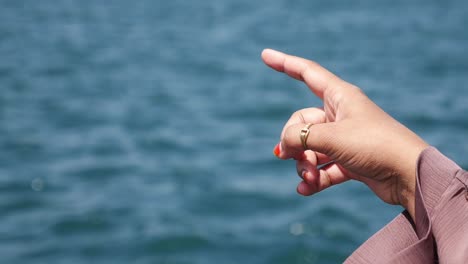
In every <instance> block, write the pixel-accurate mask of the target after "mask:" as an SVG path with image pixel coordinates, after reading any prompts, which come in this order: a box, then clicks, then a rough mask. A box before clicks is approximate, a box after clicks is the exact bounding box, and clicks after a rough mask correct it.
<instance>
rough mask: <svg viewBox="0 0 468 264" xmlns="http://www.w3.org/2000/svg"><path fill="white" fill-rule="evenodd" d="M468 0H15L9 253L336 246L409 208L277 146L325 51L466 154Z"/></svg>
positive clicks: (9, 49) (46, 256)
mask: <svg viewBox="0 0 468 264" xmlns="http://www.w3.org/2000/svg"><path fill="white" fill-rule="evenodd" d="M466 25H468V2H466V1H462V0H459V1H431V0H424V1H422V0H416V1H406V0H396V1H375V0H360V1H345V0H342V1H328V0H318V1H305V0H302V1H287V0H271V1H263V0H261V1H251V0H237V1H234V0H219V1H191V2H190V1H180V0H173V1H159V0H156V1H150V0H141V1H123V0H120V1H119V0H115V1H71V0H69V1H49V0H44V1H0V91H1V92H0V255H1V256H2V257H1V262H2V263H340V262H342V261H343V260H344V259H345V258H346V256H348V255H349V254H350V253H351V252H352V251H353V250H354V249H356V248H357V247H358V246H359V245H360V244H361V243H362V242H364V241H365V240H366V238H368V237H369V236H370V235H372V234H373V233H374V232H376V231H377V230H378V229H379V228H381V227H382V226H383V225H385V224H386V223H387V222H388V221H389V220H391V219H392V218H393V217H394V216H395V215H396V214H397V213H398V212H399V211H400V210H401V208H399V207H394V206H389V205H385V204H383V203H382V202H381V201H379V200H378V199H377V198H375V197H374V196H373V195H372V194H371V193H370V192H369V191H368V190H367V189H366V188H365V187H364V186H362V185H360V184H358V183H346V184H343V185H342V186H338V187H334V188H331V189H330V190H327V191H324V192H323V193H321V194H318V195H316V196H313V197H307V198H304V197H300V196H299V195H297V194H296V193H295V187H296V184H297V183H298V182H299V178H298V177H297V176H296V174H295V168H294V162H289V161H278V160H276V159H275V158H274V156H273V155H272V149H273V146H274V145H275V144H276V143H277V141H278V137H279V133H280V130H281V128H282V126H283V124H284V122H285V121H286V120H287V119H288V117H289V116H290V114H291V113H292V112H294V111H295V110H297V109H300V108H303V107H309V106H320V105H321V103H320V101H319V100H317V99H316V98H314V96H313V95H312V94H311V93H310V92H309V91H308V90H307V89H306V88H305V86H304V85H303V84H301V83H299V82H296V81H294V80H291V79H289V78H287V77H285V76H283V75H281V74H278V73H276V72H273V71H272V70H270V69H267V68H266V67H265V66H264V65H263V64H262V62H261V60H260V52H261V51H262V49H263V48H265V47H271V48H276V49H279V50H283V51H286V52H290V53H293V54H297V55H300V56H304V57H307V58H311V59H314V60H316V61H318V62H319V63H321V64H323V65H324V66H326V67H328V68H329V69H330V70H332V71H334V72H336V73H337V74H339V75H340V76H341V77H342V78H344V79H346V80H348V81H350V82H352V83H355V84H357V85H358V86H360V87H361V88H362V89H363V90H364V91H366V92H367V93H368V94H369V96H370V97H371V98H372V99H374V100H375V101H376V102H377V103H378V104H379V105H380V106H381V107H383V108H384V109H385V110H386V111H388V112H389V113H390V114H392V115H393V116H395V117H396V118H397V119H399V120H400V121H401V122H403V123H404V124H406V125H407V126H409V127H410V128H411V129H413V130H415V131H416V132H417V133H419V134H420V135H421V136H422V137H424V138H425V139H426V140H427V141H428V142H429V143H430V144H432V145H434V146H436V147H438V148H439V149H440V150H442V151H443V152H444V153H445V154H446V155H448V156H449V157H451V158H453V159H454V160H455V161H457V162H458V163H459V164H460V165H461V166H464V167H465V168H467V167H468V158H467V155H466V154H467V153H468V139H467V133H468V118H467V113H468V84H467V82H468V55H467V47H468V31H467V29H466Z"/></svg>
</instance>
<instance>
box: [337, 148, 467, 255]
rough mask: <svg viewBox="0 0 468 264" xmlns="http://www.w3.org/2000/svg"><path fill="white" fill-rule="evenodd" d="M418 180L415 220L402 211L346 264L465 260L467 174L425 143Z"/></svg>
mask: <svg viewBox="0 0 468 264" xmlns="http://www.w3.org/2000/svg"><path fill="white" fill-rule="evenodd" d="M416 183H417V184H416V197H415V198H416V200H415V206H416V221H415V222H413V221H412V220H411V218H410V217H409V215H408V214H407V213H406V212H403V213H402V214H400V215H399V216H397V217H396V218H395V219H394V220H393V221H392V222H390V223H389V224H388V225H387V226H385V227H384V228H383V229H381V230H380V231H379V232H377V233H376V234H375V235H373V236H372V237H371V238H369V239H368V240H367V241H366V242H365V243H364V244H363V245H362V246H361V247H359V248H358V249H357V250H356V251H355V252H354V253H353V254H352V255H351V256H350V257H349V258H348V259H347V260H346V261H345V263H434V262H436V261H437V260H438V261H439V262H441V263H468V187H467V185H468V173H467V172H466V171H463V170H462V169H461V168H460V167H459V166H458V165H456V164H455V163H454V162H453V161H451V160H450V159H448V158H447V157H445V156H444V155H443V154H441V153H440V152H439V151H438V150H437V149H435V148H433V147H429V148H427V149H425V150H424V151H423V152H422V153H421V155H420V157H419V160H418V168H417V177H416Z"/></svg>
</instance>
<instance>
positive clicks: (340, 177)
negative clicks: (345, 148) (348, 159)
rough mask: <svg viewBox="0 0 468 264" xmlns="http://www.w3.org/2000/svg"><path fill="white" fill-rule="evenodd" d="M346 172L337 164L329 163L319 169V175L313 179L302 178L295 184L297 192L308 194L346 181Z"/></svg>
mask: <svg viewBox="0 0 468 264" xmlns="http://www.w3.org/2000/svg"><path fill="white" fill-rule="evenodd" d="M349 179H350V178H349V177H348V176H347V172H346V170H345V169H343V168H342V167H341V166H339V165H338V164H330V165H329V166H326V167H325V168H323V169H320V170H319V176H318V177H315V178H313V179H307V180H303V181H302V182H301V183H299V185H298V186H297V192H298V193H299V194H301V195H304V196H308V195H312V194H315V193H318V192H321V191H323V190H325V189H327V188H329V187H331V186H334V185H337V184H340V183H343V182H345V181H348V180H349Z"/></svg>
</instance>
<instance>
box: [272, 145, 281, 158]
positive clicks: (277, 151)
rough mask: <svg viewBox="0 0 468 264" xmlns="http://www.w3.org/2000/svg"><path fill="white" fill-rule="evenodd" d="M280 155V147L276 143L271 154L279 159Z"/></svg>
mask: <svg viewBox="0 0 468 264" xmlns="http://www.w3.org/2000/svg"><path fill="white" fill-rule="evenodd" d="M280 153H281V147H280V143H278V144H276V146H275V148H274V149H273V154H275V156H276V157H278V158H279V155H280Z"/></svg>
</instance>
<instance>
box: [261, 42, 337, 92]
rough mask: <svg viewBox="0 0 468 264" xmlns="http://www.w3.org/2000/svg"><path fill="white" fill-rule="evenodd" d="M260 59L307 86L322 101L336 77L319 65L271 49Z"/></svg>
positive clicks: (265, 51)
mask: <svg viewBox="0 0 468 264" xmlns="http://www.w3.org/2000/svg"><path fill="white" fill-rule="evenodd" d="M262 59H263V61H264V62H265V64H266V65H268V66H269V67H271V68H273V69H275V70H277V71H279V72H284V73H286V74H287V75H289V76H291V77H292V78H295V79H297V80H300V81H303V82H305V83H306V84H307V86H308V87H309V88H310V90H311V91H312V92H313V93H314V94H315V95H317V96H318V97H319V98H320V99H323V94H324V92H325V90H327V89H328V88H329V87H331V86H330V83H331V82H335V81H336V80H337V79H338V77H336V76H335V75H334V74H332V73H331V72H329V71H328V70H326V69H325V68H323V67H322V66H320V65H319V64H317V63H315V62H313V61H310V60H306V59H303V58H300V57H296V56H291V55H288V54H284V53H282V52H279V51H275V50H272V49H265V50H263V52H262Z"/></svg>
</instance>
